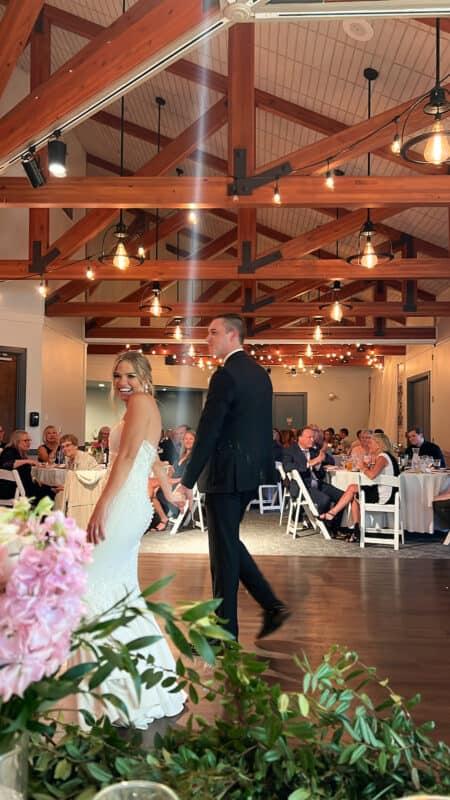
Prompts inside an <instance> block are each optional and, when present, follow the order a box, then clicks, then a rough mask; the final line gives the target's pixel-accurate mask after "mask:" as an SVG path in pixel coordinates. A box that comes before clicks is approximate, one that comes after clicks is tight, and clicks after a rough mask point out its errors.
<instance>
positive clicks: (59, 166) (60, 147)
mask: <svg viewBox="0 0 450 800" xmlns="http://www.w3.org/2000/svg"><path fill="white" fill-rule="evenodd" d="M53 136H54V139H50V141H49V143H48V145H47V151H48V171H49V172H51V174H52V175H54V176H55V178H65V177H66V175H67V171H66V153H67V147H66V144H65V142H63V140H62V139H61V131H55V133H54V134H53Z"/></svg>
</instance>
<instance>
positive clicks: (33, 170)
mask: <svg viewBox="0 0 450 800" xmlns="http://www.w3.org/2000/svg"><path fill="white" fill-rule="evenodd" d="M22 166H23V168H24V170H25V174H26V176H27V178H28V180H29V181H30V183H31V185H32V187H33V189H38V188H39V186H44V185H45V182H46V181H45V175H44V173H43V172H42V170H41V167H40V164H39V156H37V155H36V148H35V147H30V148H29V149H28V150H27V152H26V153H25V155H23V156H22Z"/></svg>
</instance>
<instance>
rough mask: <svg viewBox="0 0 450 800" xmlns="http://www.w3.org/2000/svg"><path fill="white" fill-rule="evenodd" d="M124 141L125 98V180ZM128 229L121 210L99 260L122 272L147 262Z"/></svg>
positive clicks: (123, 113)
mask: <svg viewBox="0 0 450 800" xmlns="http://www.w3.org/2000/svg"><path fill="white" fill-rule="evenodd" d="M125 3H126V0H123V3H122V14H125V10H126V8H125ZM124 141H125V98H124V97H123V96H122V98H121V101H120V177H121V178H123V173H124V158H123V154H124ZM109 232H112V235H113V236H114V238H115V239H116V240H117V241H116V244H115V245H114V246H113V248H112V249H111V250H109V251H105V242H106V238H107V235H108V234H109ZM128 235H129V234H128V229H127V226H126V225H125V223H124V221H123V209H120V215H119V222H118V223H117V224H116V225H113V226H111V227H110V228H107V229H106V231H105V234H104V236H103V240H102V253H101V255H100V256H99V257H98V260H99V261H100V262H101V263H102V264H110V265H111V264H112V266H114V267H116V268H117V269H120V270H125V269H128V267H129V266H130V264H133V265H135V266H136V265H141V264H143V263H144V261H145V253H144V251H143V250H142V249H141V248H139V252H138V254H137V255H133V254H130V253H129V252H128V250H127V248H126V246H125V241H126V240H127V239H128Z"/></svg>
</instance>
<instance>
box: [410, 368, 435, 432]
mask: <svg viewBox="0 0 450 800" xmlns="http://www.w3.org/2000/svg"><path fill="white" fill-rule="evenodd" d="M424 379H426V380H427V383H428V403H427V405H428V420H427V425H428V430H426V429H425V425H424V436H425V438H426V439H430V437H431V372H430V371H429V370H428V371H427V372H421V373H420V374H419V375H410V376H409V377H408V378H407V379H406V425H407V431H409V430H410V429H411V426H414V425H415V424H417V420H416V421H415V422H414V421H412V420H410V416H409V414H410V411H409V409H410V397H411V395H412V387H413V386H414V384H415V383H418V382H419V381H423V380H424Z"/></svg>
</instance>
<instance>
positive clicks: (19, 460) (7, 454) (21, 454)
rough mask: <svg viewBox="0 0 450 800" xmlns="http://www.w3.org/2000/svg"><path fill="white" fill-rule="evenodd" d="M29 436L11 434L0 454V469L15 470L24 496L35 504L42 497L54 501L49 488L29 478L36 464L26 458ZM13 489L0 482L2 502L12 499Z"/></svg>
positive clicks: (29, 441) (32, 459)
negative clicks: (23, 490) (21, 484)
mask: <svg viewBox="0 0 450 800" xmlns="http://www.w3.org/2000/svg"><path fill="white" fill-rule="evenodd" d="M30 444H31V436H30V435H29V433H27V431H21V430H16V431H13V433H12V434H11V439H10V442H9V444H8V445H7V446H6V447H5V448H4V450H3V451H2V452H1V453H0V469H10V470H13V469H16V470H17V472H18V473H19V475H20V479H21V481H22V483H23V488H24V489H25V494H26V496H27V497H28V498H29V499H31V498H33V499H34V503H37V502H38V501H39V500H41V499H42V498H43V497H46V496H48V497H51V498H52V499H54V497H55V492H54V491H53V489H52V488H51V487H50V486H46V485H45V484H42V485H40V484H38V483H35V482H34V481H33V479H32V477H31V467H36V466H37V465H38V462H37V460H36V459H35V458H30V457H29V456H28V450H29V449H30ZM14 494H15V489H14V486H13V484H12V483H10V482H9V481H4V482H3V481H0V497H1V498H2V500H9V499H10V498H11V497H14Z"/></svg>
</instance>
